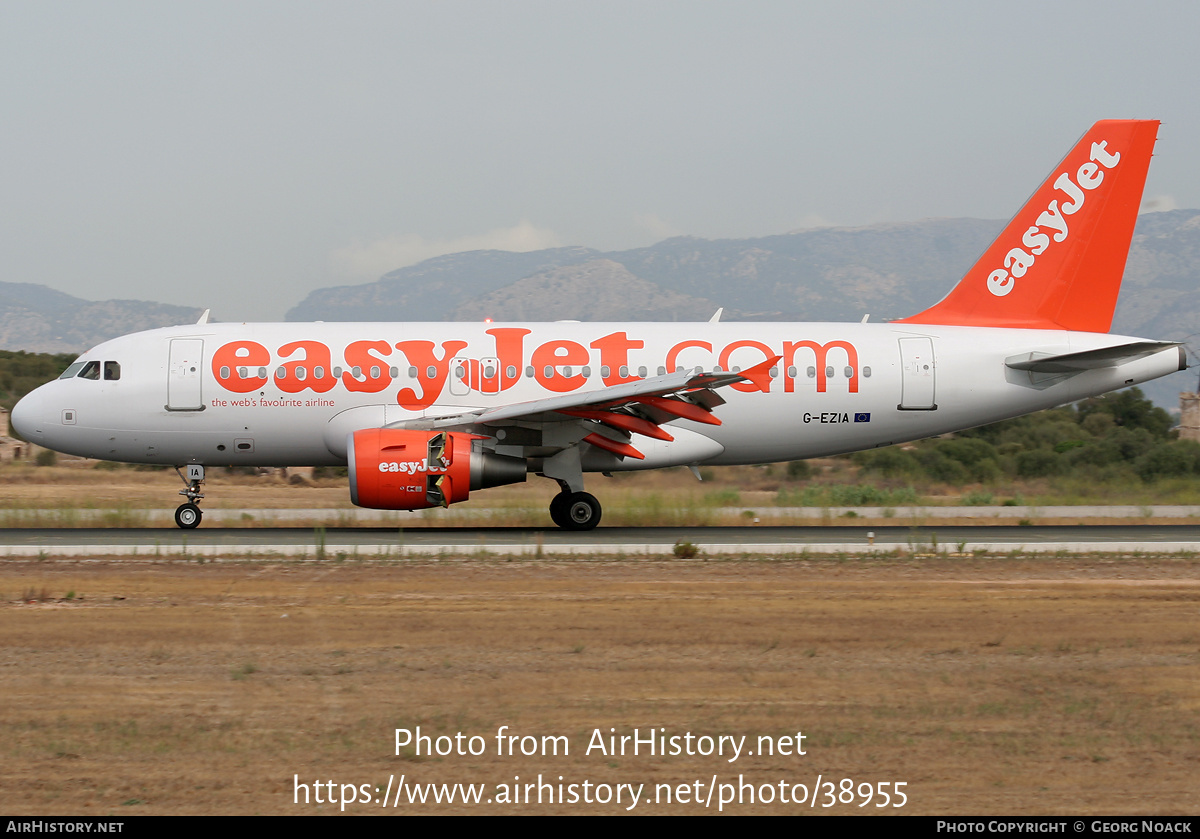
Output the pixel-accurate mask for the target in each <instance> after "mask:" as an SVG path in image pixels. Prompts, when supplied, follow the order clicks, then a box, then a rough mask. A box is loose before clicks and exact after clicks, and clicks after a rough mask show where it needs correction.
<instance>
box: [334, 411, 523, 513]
mask: <svg viewBox="0 0 1200 839" xmlns="http://www.w3.org/2000/svg"><path fill="white" fill-rule="evenodd" d="M484 439H486V438H484V437H480V436H479V435H477V434H463V433H458V432H450V431H441V432H435V431H409V430H405V429H399V428H367V429H363V430H361V431H355V432H354V433H352V434H351V435H350V436H349V439H348V440H347V441H346V444H347V445H346V456H347V462H348V463H349V465H350V500H351V501H352V502H353V503H354V504H356V505H358V506H359V507H370V508H372V509H376V510H420V509H423V508H425V507H448V506H450V505H451V504H454V503H456V502H459V501H466V500H467V495H468V494H469V493H470V492H471V490H475V489H485V488H486V487H494V486H502V485H503V484H515V483H520V482H522V481H524V480H525V471H526V470H525V459H524V458H520V457H506V456H504V455H498V454H493V453H492V452H485V451H483V450H482V447H481V446H480V444H479V441H481V440H484Z"/></svg>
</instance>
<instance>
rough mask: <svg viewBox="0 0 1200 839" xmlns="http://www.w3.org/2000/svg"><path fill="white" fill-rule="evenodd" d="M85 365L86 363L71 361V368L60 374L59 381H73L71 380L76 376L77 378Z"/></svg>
mask: <svg viewBox="0 0 1200 839" xmlns="http://www.w3.org/2000/svg"><path fill="white" fill-rule="evenodd" d="M85 364H87V362H86V361H73V362H71V366H70V367H68V368H67V369H66V370H63V372H62V375H61V376H59V378H60V379H73V378H75V377H76V376H78V375H79V371H80V370H82V369H83V365H85Z"/></svg>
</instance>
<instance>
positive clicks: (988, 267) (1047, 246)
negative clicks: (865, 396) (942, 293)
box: [893, 120, 1158, 332]
mask: <svg viewBox="0 0 1200 839" xmlns="http://www.w3.org/2000/svg"><path fill="white" fill-rule="evenodd" d="M1157 138H1158V121H1157V120H1103V121H1101V122H1098V123H1096V124H1095V125H1093V126H1092V127H1091V129H1090V130H1089V131H1088V132H1087V133H1086V134H1084V135H1083V137H1082V139H1080V141H1079V142H1078V143H1077V144H1076V145H1075V148H1073V149H1071V151H1070V153H1069V154H1068V155H1067V156H1066V157H1065V158H1063V160H1062V162H1061V163H1059V164H1058V166H1056V167H1054V171H1053V172H1051V174H1050V177H1048V178H1047V179H1046V181H1045V182H1044V183H1043V184H1042V185H1041V186H1040V187H1039V188H1038V190H1037V192H1035V193H1034V194H1033V197H1032V198H1030V199H1029V201H1028V202H1027V203H1026V204H1025V206H1024V207H1022V208H1021V210H1020V212H1018V213H1017V214H1016V215H1015V216H1013V219H1012V221H1010V222H1009V223H1008V226H1007V227H1005V228H1004V232H1003V233H1001V234H1000V236H999V237H998V238H997V239H996V241H994V242H993V243H992V244H991V246H990V247H989V248H988V249H987V250H986V251H985V252H984V254H983V256H982V257H981V258H980V260H979V261H978V262H977V263H975V265H974V267H973V268H971V270H970V271H968V272H967V275H966V276H965V277H963V278H962V280H961V281H960V282H959V283H958V285H956V286H955V287H954V289H953V290H952V291H951V292H950V293H949V294H948V295H946V297H944V298H943V299H942V301H941V302H940V303H938V304H936V305H935V306H933V307H932V308H929V309H926V310H925V311H923V312H921V313H920V314H917V315H913V316H912V317H908V318H902V319H900V320H898V321H893V322H894V323H931V324H933V323H936V324H948V325H963V326H1002V327H1019V328H1030V329H1069V330H1073V331H1079V332H1107V331H1108V329H1109V327H1110V326H1112V317H1113V310H1114V309H1115V308H1116V305H1117V294H1118V293H1119V292H1120V291H1121V277H1122V275H1123V274H1124V273H1125V259H1126V257H1127V256H1128V254H1129V242H1130V240H1131V239H1132V238H1133V226H1134V223H1135V222H1136V221H1137V213H1138V206H1139V205H1140V203H1141V200H1142V188H1143V187H1144V186H1145V184H1146V170H1147V169H1148V168H1149V167H1150V157H1151V155H1152V153H1153V151H1154V142H1155V140H1156V139H1157Z"/></svg>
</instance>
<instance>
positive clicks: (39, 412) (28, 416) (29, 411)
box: [9, 388, 45, 443]
mask: <svg viewBox="0 0 1200 839" xmlns="http://www.w3.org/2000/svg"><path fill="white" fill-rule="evenodd" d="M44 398H45V397H44V395H43V394H42V393H41V388H38V389H37V390H35V391H34V392H33V393H30V394H28V395H27V396H25V397H24V398H22V399H21V401H20V402H18V403H17V404H16V405H14V406H13V409H12V415H11V416H10V417H9V421H10V422H11V423H12V427H13V430H14V431H16V432H17V433H18V434H20V435H21V437H23V438H24V439H26V440H28V441H29V442H31V443H36V442H38V440H40V439H41V437H42V424H43V416H44V413H45V412H44V411H43V405H42V403H43V401H44Z"/></svg>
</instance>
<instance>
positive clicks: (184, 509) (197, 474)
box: [175, 463, 204, 530]
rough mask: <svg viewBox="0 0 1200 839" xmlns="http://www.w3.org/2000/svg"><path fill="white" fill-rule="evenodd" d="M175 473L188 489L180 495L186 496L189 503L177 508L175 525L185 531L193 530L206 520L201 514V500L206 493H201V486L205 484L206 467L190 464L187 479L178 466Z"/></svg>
mask: <svg viewBox="0 0 1200 839" xmlns="http://www.w3.org/2000/svg"><path fill="white" fill-rule="evenodd" d="M175 472H176V473H177V474H178V475H179V478H180V480H182V481H183V483H184V485H185V486H186V487H187V488H186V489H181V490H179V494H180V495H182V496H185V497H186V498H187V502H186V503H183V504H180V505H179V506H178V507H176V508H175V524H177V525H179V526H180V527H182V528H183V529H184V530H191V529H192V528H193V527H197V526H199V524H200V520H201V519H202V518H204V514H203V513H201V512H200V499H201V498H203V497H204V493H202V492H201V491H200V484H202V483H204V467H203V466H201V465H200V464H199V463H189V464H188V466H187V477H186V478H185V477H184V476H183V473H182V472H180V471H179V467H178V466H176V467H175Z"/></svg>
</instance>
